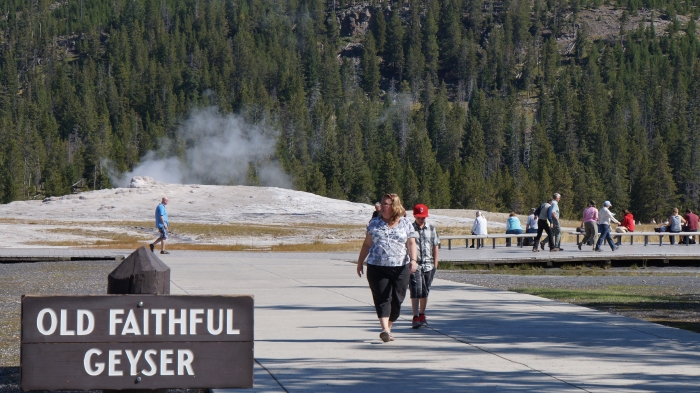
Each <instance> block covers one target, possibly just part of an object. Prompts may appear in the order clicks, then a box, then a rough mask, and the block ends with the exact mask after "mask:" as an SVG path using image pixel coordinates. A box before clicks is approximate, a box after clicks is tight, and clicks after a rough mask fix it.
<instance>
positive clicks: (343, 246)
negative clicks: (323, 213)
mask: <svg viewBox="0 0 700 393" xmlns="http://www.w3.org/2000/svg"><path fill="white" fill-rule="evenodd" d="M148 243H149V241H140V242H139V241H122V242H120V241H111V242H110V241H106V240H99V241H96V242H94V243H91V244H85V242H80V241H74V240H71V241H46V242H33V243H31V244H33V245H45V246H54V247H71V248H82V247H91V248H98V249H126V250H130V249H136V248H139V247H141V246H146V245H148ZM361 246H362V241H361V240H357V241H356V240H352V241H347V242H344V243H321V242H313V243H300V244H276V245H271V246H250V245H245V244H189V243H168V245H167V247H166V249H168V250H193V251H280V252H341V251H357V252H359V251H360V247H361Z"/></svg>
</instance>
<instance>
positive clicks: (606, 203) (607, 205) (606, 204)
mask: <svg viewBox="0 0 700 393" xmlns="http://www.w3.org/2000/svg"><path fill="white" fill-rule="evenodd" d="M603 206H605V207H610V206H612V203H610V201H605V202H603Z"/></svg>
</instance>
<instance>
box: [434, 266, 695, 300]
mask: <svg viewBox="0 0 700 393" xmlns="http://www.w3.org/2000/svg"><path fill="white" fill-rule="evenodd" d="M436 277H438V278H442V279H445V280H450V281H456V282H461V283H465V284H474V285H479V286H482V287H488V288H494V289H502V290H512V289H517V288H528V287H539V288H560V289H598V288H600V289H603V288H608V287H611V286H653V287H664V288H666V290H665V291H664V292H666V293H669V294H679V295H681V294H700V277H699V276H685V275H684V276H664V275H657V274H644V275H639V276H630V275H619V276H618V275H605V276H584V275H582V276H563V275H537V276H535V275H515V274H475V273H465V272H460V271H445V270H439V271H438V273H437V276H436Z"/></svg>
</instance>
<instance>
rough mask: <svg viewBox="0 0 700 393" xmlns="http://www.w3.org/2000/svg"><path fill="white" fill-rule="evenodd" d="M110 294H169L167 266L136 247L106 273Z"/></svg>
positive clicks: (141, 392) (144, 392) (138, 392)
mask: <svg viewBox="0 0 700 393" xmlns="http://www.w3.org/2000/svg"><path fill="white" fill-rule="evenodd" d="M107 293H108V294H110V295H133V294H151V295H170V268H169V267H168V265H166V264H165V263H163V261H161V260H160V258H158V257H157V256H156V254H154V253H152V252H151V250H149V249H148V248H146V246H143V247H139V248H138V249H136V251H134V252H132V253H131V255H129V256H128V257H126V258H125V259H124V261H123V262H122V263H120V264H119V266H117V268H116V269H114V270H112V272H111V273H109V275H108V276H107ZM167 391H168V390H167V389H155V390H150V389H128V390H125V391H120V390H103V391H102V393H124V392H129V393H167Z"/></svg>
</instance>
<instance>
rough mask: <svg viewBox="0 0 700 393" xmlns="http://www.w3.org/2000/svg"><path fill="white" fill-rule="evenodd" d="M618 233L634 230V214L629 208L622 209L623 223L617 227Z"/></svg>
mask: <svg viewBox="0 0 700 393" xmlns="http://www.w3.org/2000/svg"><path fill="white" fill-rule="evenodd" d="M616 231H617V232H618V233H626V232H634V216H633V215H632V213H630V211H629V210H627V209H624V210H622V223H621V224H620V225H619V226H618V227H617V230H616Z"/></svg>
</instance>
